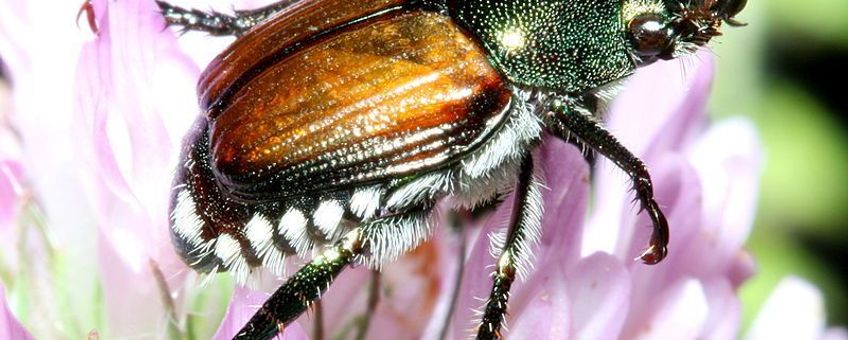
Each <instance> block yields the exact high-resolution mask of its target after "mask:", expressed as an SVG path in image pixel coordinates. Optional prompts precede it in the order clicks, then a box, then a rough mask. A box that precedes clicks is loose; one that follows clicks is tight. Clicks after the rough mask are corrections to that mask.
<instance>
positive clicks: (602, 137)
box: [545, 99, 669, 264]
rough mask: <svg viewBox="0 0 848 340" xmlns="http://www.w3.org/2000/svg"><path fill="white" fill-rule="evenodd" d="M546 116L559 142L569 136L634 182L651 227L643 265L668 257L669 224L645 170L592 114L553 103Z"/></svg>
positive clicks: (568, 105)
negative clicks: (605, 159)
mask: <svg viewBox="0 0 848 340" xmlns="http://www.w3.org/2000/svg"><path fill="white" fill-rule="evenodd" d="M550 111H551V112H549V113H548V114H547V115H546V116H545V120H546V125H548V127H549V129H550V130H551V132H553V133H554V134H556V135H557V136H558V137H560V138H563V139H565V138H567V137H568V136H569V135H570V136H573V137H575V138H577V139H578V140H579V141H580V142H581V143H583V144H585V145H587V146H589V147H591V148H592V149H594V150H595V151H596V152H597V153H599V154H601V155H603V156H604V157H606V158H608V159H609V160H611V161H612V162H613V163H615V165H617V166H618V167H619V168H621V169H622V170H624V171H625V172H626V173H627V174H628V175H629V176H630V178H631V179H632V180H633V190H634V191H636V198H637V199H638V200H639V202H640V203H641V208H642V210H646V211H648V215H649V216H650V217H651V222H652V224H653V233H652V234H651V240H650V243H649V244H648V247H647V248H646V249H645V251H644V252H642V254H641V255H640V258H641V259H642V261H643V262H645V263H646V264H656V263H659V262H660V261H662V259H663V258H665V256H666V255H667V254H668V239H669V231H668V222H667V221H666V218H665V215H663V212H662V210H660V207H659V205H658V204H657V201H656V200H655V199H654V186H653V183H652V182H651V175H650V173H649V172H648V167H647V166H645V163H644V162H642V160H641V159H639V158H638V157H636V156H634V155H633V153H632V152H630V150H627V148H625V147H624V146H623V145H621V143H620V142H619V141H618V140H617V139H616V138H615V136H613V135H612V134H611V133H609V131H607V130H606V129H605V128H604V127H603V126H602V125H601V123H600V122H599V121H597V120H596V119H594V117H593V116H592V114H591V113H590V112H589V111H588V110H586V109H583V108H581V107H580V106H579V105H577V104H576V103H573V102H570V103H569V102H568V100H567V99H566V100H559V99H558V100H555V101H554V103H552V105H551V108H550Z"/></svg>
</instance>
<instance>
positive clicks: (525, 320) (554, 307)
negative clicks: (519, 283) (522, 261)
mask: <svg viewBox="0 0 848 340" xmlns="http://www.w3.org/2000/svg"><path fill="white" fill-rule="evenodd" d="M530 281H533V282H532V283H531V282H530ZM565 285H566V280H565V275H564V274H563V272H562V269H560V268H557V267H550V270H546V271H545V272H544V273H541V272H539V273H536V274H535V275H534V279H533V280H528V282H527V284H526V286H524V287H522V291H523V294H522V295H523V297H522V298H521V299H520V300H519V299H516V300H518V301H512V302H511V303H510V306H509V308H510V312H509V315H508V318H507V326H508V327H507V329H506V330H505V333H506V334H507V337H508V338H511V339H512V338H514V339H566V338H568V335H569V334H570V333H571V328H572V325H571V323H572V320H571V315H572V312H571V309H572V308H571V306H570V303H569V296H568V294H567V292H566V290H565V289H563V287H564V286H565ZM515 288H517V287H514V288H513V289H515ZM513 296H515V294H513Z"/></svg>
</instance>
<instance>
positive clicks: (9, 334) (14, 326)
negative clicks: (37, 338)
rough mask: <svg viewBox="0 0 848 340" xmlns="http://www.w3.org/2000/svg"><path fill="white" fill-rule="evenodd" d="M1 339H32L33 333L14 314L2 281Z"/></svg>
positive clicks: (0, 305)
mask: <svg viewBox="0 0 848 340" xmlns="http://www.w3.org/2000/svg"><path fill="white" fill-rule="evenodd" d="M0 339H32V335H30V334H29V332H27V330H26V329H25V328H24V327H23V326H22V325H21V323H20V322H19V321H18V319H17V318H15V316H14V315H13V314H12V311H11V310H10V309H9V306H8V305H7V303H6V292H5V287H3V284H2V283H0Z"/></svg>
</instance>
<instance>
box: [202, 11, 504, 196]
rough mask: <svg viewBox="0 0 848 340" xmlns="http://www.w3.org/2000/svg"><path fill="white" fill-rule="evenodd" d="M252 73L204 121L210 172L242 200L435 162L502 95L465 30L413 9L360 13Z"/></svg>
mask: <svg viewBox="0 0 848 340" xmlns="http://www.w3.org/2000/svg"><path fill="white" fill-rule="evenodd" d="M260 31H262V29H261V28H259V29H257V30H256V32H260ZM260 71H261V72H260ZM260 71H256V72H260V74H258V75H256V76H255V77H253V78H251V80H250V81H249V82H247V83H245V84H244V85H243V86H241V87H240V88H238V89H237V90H235V94H234V95H233V96H232V97H230V98H229V99H228V101H227V103H226V104H225V106H224V108H223V109H222V110H221V112H220V114H219V115H217V117H216V118H214V119H213V120H212V127H211V145H210V148H211V155H212V168H213V170H214V172H215V175H216V177H217V178H218V180H219V181H220V182H221V184H222V185H223V186H224V187H225V188H226V190H227V191H228V192H229V193H231V194H233V195H236V196H238V197H239V198H241V199H245V200H258V201H266V200H272V199H280V198H284V197H293V196H297V195H304V194H309V193H314V192H320V191H327V190H337V189H339V188H344V187H352V186H359V185H363V184H365V183H373V182H377V181H382V180H386V179H392V178H400V177H403V176H406V175H409V174H413V173H419V172H422V171H428V170H432V169H435V168H438V167H442V166H444V165H445V164H447V163H448V162H451V161H455V160H457V158H458V156H460V155H462V154H465V153H467V152H469V151H470V150H472V149H474V148H475V147H477V146H479V144H480V143H481V142H482V141H483V140H484V139H485V137H486V136H487V135H488V133H489V132H491V131H492V129H493V128H494V126H496V125H497V122H498V121H500V120H501V118H502V115H501V114H502V112H504V111H505V110H504V108H505V107H506V105H507V103H508V102H509V97H510V94H511V93H510V92H509V90H508V89H507V88H506V86H505V85H504V83H503V81H502V79H501V77H500V75H499V74H498V73H497V72H496V71H495V70H494V69H493V68H492V67H491V66H490V65H489V63H488V60H487V59H486V57H485V54H484V52H483V51H482V49H481V48H480V47H479V46H478V45H477V44H476V43H475V42H474V41H473V40H472V39H471V38H469V37H467V36H465V34H464V33H463V32H462V31H461V30H460V29H459V28H458V27H457V26H456V25H454V24H453V23H452V21H451V20H450V19H449V18H448V17H445V16H442V15H440V14H436V13H430V12H425V11H406V10H397V11H393V12H391V13H386V14H383V15H381V16H377V17H374V18H371V19H369V20H366V21H363V22H361V23H359V24H356V25H354V26H352V27H349V28H347V29H344V30H342V31H340V32H338V33H335V34H333V35H330V36H328V37H325V38H323V39H321V40H320V43H316V44H311V45H306V46H303V47H302V48H301V49H299V50H297V51H295V52H293V53H292V54H290V55H287V56H285V57H283V58H281V59H280V60H279V61H278V62H276V63H275V64H273V65H270V66H268V67H267V68H265V69H262V70H260ZM230 90H231V89H230ZM230 90H228V91H230Z"/></svg>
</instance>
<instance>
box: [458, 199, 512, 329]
mask: <svg viewBox="0 0 848 340" xmlns="http://www.w3.org/2000/svg"><path fill="white" fill-rule="evenodd" d="M512 201H513V198H512V195H510V196H509V197H508V198H507V199H506V200H505V201H504V202H502V203H501V205H500V207H499V208H498V210H497V211H496V212H495V213H494V214H493V215H492V216H490V217H489V218H488V219H487V220H486V222H485V224H484V225H483V228H481V229H480V232H479V236H478V237H477V239H476V240H475V241H474V242H473V243H472V246H471V248H470V249H471V250H470V252H469V255H468V257H467V261H466V262H465V270H464V271H463V272H462V284H461V286H460V289H459V292H460V293H459V296H458V297H457V301H456V307H455V308H456V310H455V311H454V318H453V320H452V321H451V322H452V325H451V333H450V334H451V338H453V339H466V338H468V337H471V336H473V335H476V330H477V326H478V322H477V320H479V319H480V318H479V317H477V316H475V315H476V314H475V313H476V311H480V310H482V307H483V306H484V305H485V303H484V301H485V299H486V298H488V296H489V293H490V292H491V289H492V276H491V274H492V272H493V270H494V264H495V259H493V258H492V256H491V255H490V254H489V235H490V234H491V233H494V232H497V231H498V230H499V229H500V227H502V226H503V222H502V221H507V220H508V216H509V212H508V211H507V210H508V209H505V208H503V207H509V206H511V203H510V202H512Z"/></svg>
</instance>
